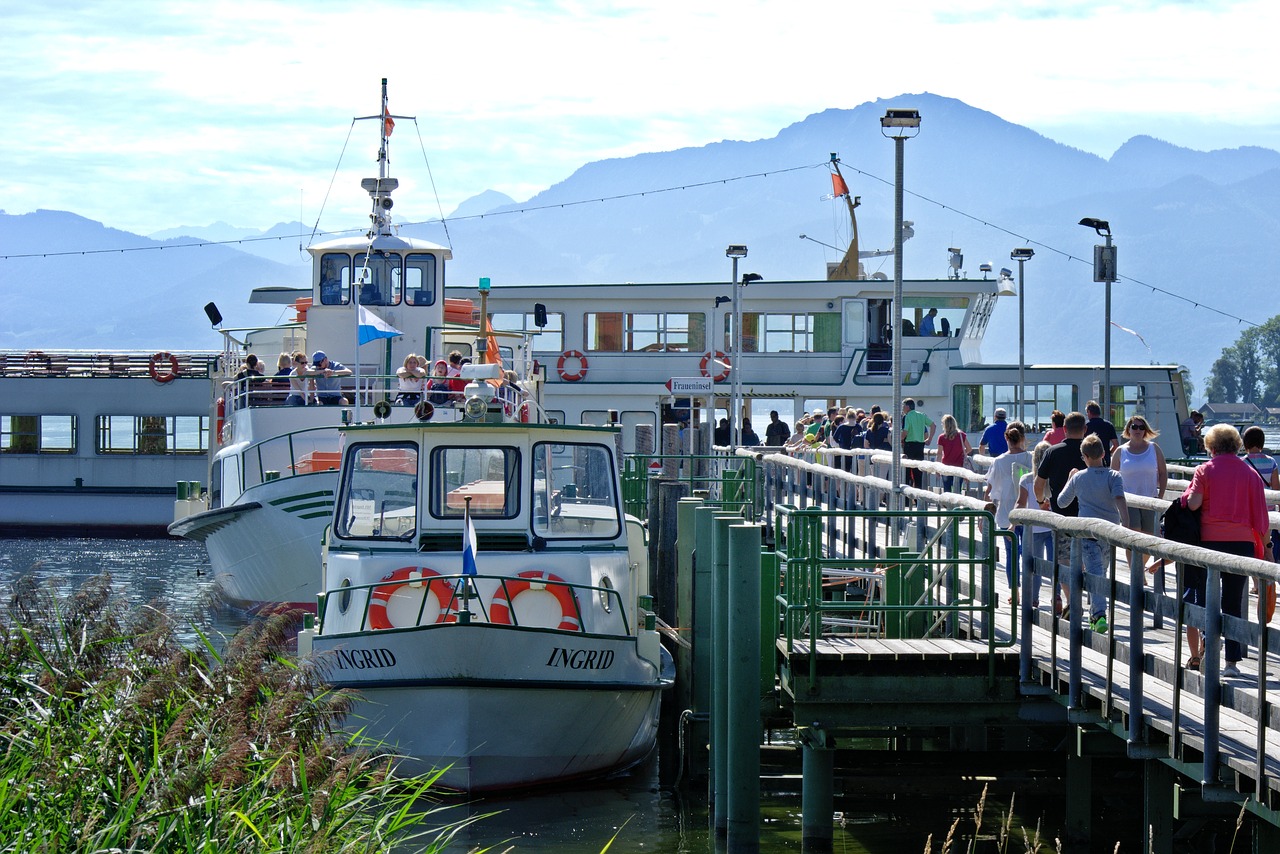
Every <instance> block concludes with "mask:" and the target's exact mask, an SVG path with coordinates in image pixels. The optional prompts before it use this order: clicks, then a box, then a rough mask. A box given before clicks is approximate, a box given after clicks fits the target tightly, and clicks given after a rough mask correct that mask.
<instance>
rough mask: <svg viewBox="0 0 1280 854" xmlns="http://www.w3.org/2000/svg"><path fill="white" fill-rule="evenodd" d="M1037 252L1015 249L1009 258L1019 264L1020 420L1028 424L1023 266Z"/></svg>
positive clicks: (1029, 249) (1027, 249)
mask: <svg viewBox="0 0 1280 854" xmlns="http://www.w3.org/2000/svg"><path fill="white" fill-rule="evenodd" d="M1035 254H1036V253H1035V250H1034V249H1031V248H1029V247H1025V246H1024V247H1023V248H1021V249H1015V250H1013V251H1012V252H1010V253H1009V257H1010V258H1011V259H1013V260H1014V261H1017V262H1018V420H1019V421H1021V422H1022V423H1023V424H1026V423H1027V421H1026V417H1025V411H1024V405H1025V401H1026V399H1027V377H1026V370H1027V355H1026V340H1027V339H1026V326H1025V322H1026V311H1025V309H1026V305H1027V280H1026V278H1025V271H1024V270H1023V265H1024V264H1026V263H1027V262H1028V261H1030V260H1031V257H1032V256H1033V255H1035Z"/></svg>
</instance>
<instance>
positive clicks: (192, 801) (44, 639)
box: [0, 576, 457, 854]
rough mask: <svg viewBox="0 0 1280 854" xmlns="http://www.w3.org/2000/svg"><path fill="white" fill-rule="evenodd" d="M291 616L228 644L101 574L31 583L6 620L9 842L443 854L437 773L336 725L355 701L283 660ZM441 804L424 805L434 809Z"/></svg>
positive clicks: (2, 676) (106, 848) (12, 846)
mask: <svg viewBox="0 0 1280 854" xmlns="http://www.w3.org/2000/svg"><path fill="white" fill-rule="evenodd" d="M299 619H300V615H299V614H298V613H296V612H288V611H284V612H279V613H274V614H271V615H269V616H267V617H265V618H264V619H259V620H255V621H253V622H252V623H251V624H250V625H249V626H247V627H246V628H244V629H243V630H241V631H240V632H239V633H238V634H237V635H235V636H234V637H233V638H232V639H231V640H230V641H229V642H228V643H227V645H226V647H225V649H224V650H222V651H221V652H220V651H218V650H217V649H216V648H215V646H214V644H212V643H210V642H209V638H208V637H207V636H206V635H204V634H202V633H199V632H198V631H197V635H198V637H199V638H200V641H201V642H200V643H199V644H197V645H196V647H195V648H191V647H188V646H184V645H183V644H181V643H180V642H179V641H178V640H177V636H176V634H175V625H176V623H175V618H174V617H173V616H172V615H170V614H168V613H167V612H166V611H165V610H164V609H163V608H161V607H157V606H149V607H145V608H140V609H135V610H133V611H130V610H129V609H128V608H127V606H126V605H124V604H123V601H122V600H121V599H120V598H119V597H118V596H117V595H115V594H114V593H113V592H112V588H111V579H110V578H109V577H107V576H100V577H98V578H95V579H93V580H92V581H90V582H87V583H86V584H84V585H83V586H82V587H81V588H80V589H79V590H78V591H76V592H75V593H74V594H71V595H69V596H65V597H62V598H59V597H56V596H55V595H53V594H51V593H50V592H49V591H48V590H46V589H44V588H42V587H41V586H40V585H39V584H37V583H36V582H35V581H33V580H32V579H31V578H23V579H19V580H18V581H17V582H15V584H14V585H13V588H12V591H11V593H10V596H9V600H8V602H7V607H5V608H4V610H3V611H2V612H0V852H24V854H27V852H55V851H56V852H134V851H138V852H141V851H175V852H178V851H191V852H208V854H221V852H240V851H245V852H248V851H253V852H285V851H287V852H315V854H319V852H324V854H347V852H352V853H353V854H354V852H370V851H387V850H390V849H391V848H393V847H395V848H396V850H398V851H410V850H417V851H433V850H438V849H439V848H441V847H443V845H444V844H446V843H447V841H448V839H449V838H450V835H451V834H452V833H454V832H456V830H457V827H456V826H454V827H451V828H445V829H444V830H432V831H429V832H424V831H422V830H421V829H420V828H421V826H422V825H421V822H422V820H423V815H422V812H423V808H422V807H420V804H422V803H423V801H422V800H420V798H422V797H423V796H424V795H427V794H428V793H429V792H430V790H431V786H432V784H433V782H434V780H435V778H434V777H425V778H415V779H413V780H408V781H405V780H396V779H393V778H392V777H391V776H390V775H389V764H390V761H391V759H390V757H386V756H380V755H378V753H377V752H376V751H371V750H368V749H365V748H362V747H361V746H360V745H358V744H355V743H353V741H352V738H351V737H350V736H348V735H345V734H343V733H342V732H341V730H339V728H338V722H339V721H340V719H341V717H342V715H343V714H344V713H345V712H346V711H347V709H348V708H349V706H350V698H349V697H348V696H347V695H345V694H344V693H342V692H337V691H333V690H332V689H330V688H328V687H326V686H325V685H324V684H323V683H322V682H321V681H320V680H319V679H318V678H317V676H316V675H315V673H314V671H313V670H312V669H311V668H307V667H300V666H299V665H298V664H297V663H296V662H295V661H293V660H291V658H290V657H289V655H288V654H287V645H286V644H287V640H288V636H289V633H290V630H291V628H292V627H294V626H296V624H297V622H299ZM428 809H429V807H428Z"/></svg>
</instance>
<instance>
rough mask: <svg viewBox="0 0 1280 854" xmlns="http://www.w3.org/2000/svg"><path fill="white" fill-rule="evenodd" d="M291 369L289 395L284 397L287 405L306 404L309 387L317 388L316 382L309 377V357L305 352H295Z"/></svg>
mask: <svg viewBox="0 0 1280 854" xmlns="http://www.w3.org/2000/svg"><path fill="white" fill-rule="evenodd" d="M291 364H292V367H291V368H290V370H289V373H288V377H289V395H288V396H287V397H286V398H285V399H284V405H285V406H306V404H307V391H308V389H314V388H315V382H314V381H313V380H310V379H307V357H306V355H305V354H303V353H294V354H293V356H292V359H291Z"/></svg>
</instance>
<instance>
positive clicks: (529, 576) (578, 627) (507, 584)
mask: <svg viewBox="0 0 1280 854" xmlns="http://www.w3.org/2000/svg"><path fill="white" fill-rule="evenodd" d="M519 577H520V580H519V581H504V582H503V583H502V584H500V585H498V590H497V592H496V593H494V594H493V601H492V602H490V603H489V621H490V622H492V623H497V624H500V625H504V626H510V625H513V623H512V620H511V609H512V604H511V603H512V602H514V601H515V600H516V599H517V598H519V596H520V594H521V593H525V592H527V591H529V590H545V591H546V592H548V593H550V594H551V595H552V596H554V597H556V601H557V602H559V603H560V625H558V626H556V628H557V629H559V630H560V631H562V632H580V631H582V623H581V622H580V621H579V618H578V603H577V600H575V599H574V598H573V590H572V589H570V587H569V585H568V584H567V583H566V582H565V580H564V579H563V578H560V577H559V576H557V575H552V574H551V573H549V572H543V571H542V570H540V569H534V570H530V571H528V572H522V573H520V576H519Z"/></svg>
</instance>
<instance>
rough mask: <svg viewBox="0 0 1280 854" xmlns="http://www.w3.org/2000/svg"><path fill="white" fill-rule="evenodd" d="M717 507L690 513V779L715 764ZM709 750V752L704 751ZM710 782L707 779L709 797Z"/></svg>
mask: <svg viewBox="0 0 1280 854" xmlns="http://www.w3.org/2000/svg"><path fill="white" fill-rule="evenodd" d="M715 517H716V509H715V508H714V507H709V506H707V505H705V504H704V505H702V506H701V507H699V508H698V509H696V510H695V511H694V512H693V522H694V527H695V530H694V549H695V552H696V553H695V555H694V566H693V620H692V622H690V623H689V624H688V625H689V626H690V628H691V629H692V637H691V641H692V643H693V677H692V683H691V686H690V687H691V691H692V698H693V699H692V705H691V706H690V708H691V709H693V713H694V714H693V718H692V720H691V721H690V722H689V732H688V737H687V738H686V739H685V744H687V745H690V748H689V749H687V750H686V751H685V753H686V762H687V763H688V768H687V769H686V773H687V774H688V775H689V779H690V780H707V781H711V780H712V772H711V769H712V767H713V766H714V764H715V760H714V755H715V753H714V749H712V748H711V713H712V706H713V705H714V700H713V699H712V698H713V687H714V680H715V667H714V666H713V665H712V653H713V649H712V647H713V644H714V638H715V622H714V620H715V598H714V596H715V588H714V584H715V582H714V566H715V552H716V525H715ZM708 749H710V750H711V752H709V753H705V754H704V753H703V751H704V750H708ZM710 785H711V783H710V782H708V796H709V797H710V796H711V792H710V788H709V787H710Z"/></svg>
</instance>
